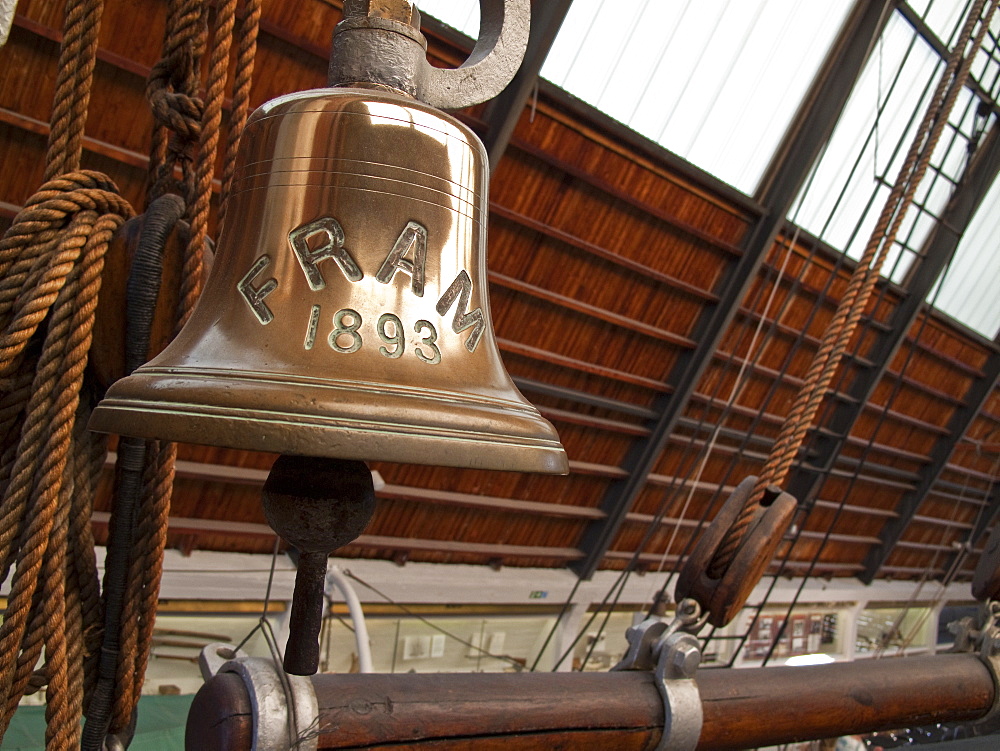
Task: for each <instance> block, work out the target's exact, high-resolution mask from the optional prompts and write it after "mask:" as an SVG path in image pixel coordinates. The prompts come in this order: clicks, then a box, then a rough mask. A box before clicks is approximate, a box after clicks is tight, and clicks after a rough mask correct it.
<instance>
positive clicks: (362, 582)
mask: <svg viewBox="0 0 1000 751" xmlns="http://www.w3.org/2000/svg"><path fill="white" fill-rule="evenodd" d="M344 576H346V577H348V578H349V579H353V580H354V581H356V582H357V583H358V584H360V585H361V586H362V587H365V588H366V589H369V590H371V591H372V592H374V593H375V594H377V595H378V596H379V597H381V598H382V599H383V600H385V601H386V602H387V603H389V604H390V605H392V606H393V607H394V608H398V609H399V610H401V611H403V612H404V613H406V614H407V615H408V616H410V617H411V618H415V619H416V620H418V621H420V622H421V623H423V624H424V625H425V626H429V627H430V628H432V629H434V630H435V631H437V632H438V633H441V634H444V635H445V636H447V637H448V638H449V639H452V640H453V641H456V642H458V643H459V644H462V645H464V646H466V647H468V648H469V649H474V650H475V651H476V652H478V653H479V654H480V656H482V657H489V658H491V659H494V660H500V661H501V662H507V663H510V664H511V665H513V666H514V667H515V668H516V669H517V670H518V671H521V670H523V669H524V663H522V662H521V661H520V660H518V659H517V658H515V657H511V656H510V655H498V654H494V653H492V652H490V651H489V650H488V649H483V648H482V647H481V646H479V645H477V644H475V643H473V642H471V641H467V640H465V639H463V638H462V637H460V636H457V635H456V634H454V633H452V632H451V631H448V630H447V629H445V628H442V627H441V626H439V625H437V624H436V623H434V622H433V621H431V620H429V619H427V618H424V617H423V616H422V615H420V613H417V612H415V611H413V610H411V609H410V608H408V607H407V606H406V605H403V604H402V603H400V602H396V601H395V600H394V599H392V598H391V597H390V596H389V595H387V594H386V593H385V592H383V591H382V590H380V589H378V588H377V587H375V586H374V585H372V584H369V583H368V582H366V581H365V580H364V579H362V578H361V577H359V576H356V575H355V574H354V573H352V572H351V571H348V570H347V569H345V570H344Z"/></svg>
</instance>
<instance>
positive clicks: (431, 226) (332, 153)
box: [91, 0, 567, 473]
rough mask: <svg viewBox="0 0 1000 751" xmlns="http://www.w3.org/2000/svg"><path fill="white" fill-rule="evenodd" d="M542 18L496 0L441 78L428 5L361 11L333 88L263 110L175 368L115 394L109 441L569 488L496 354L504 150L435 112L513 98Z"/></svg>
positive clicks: (151, 367)
mask: <svg viewBox="0 0 1000 751" xmlns="http://www.w3.org/2000/svg"><path fill="white" fill-rule="evenodd" d="M527 6H528V0H490V1H487V0H484V1H483V3H482V11H483V13H482V17H483V19H484V21H483V31H482V34H481V38H480V41H479V43H478V45H477V47H476V50H475V51H474V52H473V55H472V57H470V59H469V61H468V62H467V63H466V64H465V65H464V66H463V67H461V68H458V69H455V70H440V69H436V68H432V67H431V66H430V65H429V64H428V63H427V60H426V57H425V55H426V40H425V39H424V37H423V36H422V35H421V34H420V31H419V14H418V12H417V10H416V9H415V8H413V7H412V6H411V4H410V3H409V2H406V1H405V0H391V1H389V2H385V1H382V2H375V0H371V1H370V2H369V1H367V0H354V1H353V2H352V1H351V0H348V2H346V3H345V19H344V21H343V22H341V23H340V24H339V25H338V27H337V30H336V31H335V33H334V42H333V58H332V62H331V66H330V83H331V88H327V89H316V90H312V91H304V92H299V93H295V94H290V95H288V96H283V97H279V98H277V99H274V100H272V101H270V102H267V103H266V104H264V105H263V106H262V107H261V108H260V109H258V110H257V111H256V112H255V113H254V114H253V115H252V116H251V117H250V119H249V121H248V123H247V126H246V129H245V131H244V133H243V136H242V143H241V147H240V152H239V156H238V157H237V164H236V169H235V174H234V178H233V182H232V190H231V193H230V195H229V198H228V201H229V205H228V207H227V217H228V218H227V221H226V226H225V227H223V228H222V230H221V232H220V236H219V242H218V250H217V259H216V261H215V264H214V267H213V269H212V272H211V274H210V276H209V279H208V281H207V283H206V287H205V292H204V295H203V296H202V299H201V301H200V302H199V303H198V305H197V307H196V309H195V310H194V312H193V314H192V316H191V319H190V321H189V323H188V324H187V325H186V326H185V328H184V330H183V331H182V332H181V333H180V334H179V335H178V337H177V338H176V339H175V340H174V341H173V342H172V343H171V344H170V346H168V347H167V348H166V350H164V352H163V353H162V354H160V355H159V356H158V357H156V358H155V359H154V360H153V361H151V362H150V363H148V364H146V365H144V366H142V367H140V368H138V369H137V370H136V371H135V372H134V373H133V374H132V375H131V376H129V377H127V378H125V379H123V380H121V381H118V382H117V383H116V384H114V385H113V386H112V387H111V388H110V390H109V391H108V393H107V396H106V398H105V399H104V400H103V401H102V402H101V404H100V406H99V407H98V408H97V409H96V411H95V412H94V415H93V419H92V421H91V428H92V429H94V430H98V431H104V432H114V433H120V434H126V435H132V436H139V437H144V438H165V439H170V440H176V441H186V442H192V443H202V444H212V445H218V446H226V447H232V448H238V449H251V450H261V451H273V452H278V453H281V454H293V455H303V456H322V457H336V458H338V459H378V460H386V461H395V462H407V463H420V464H433V465H447V466H457V467H477V468H486V469H503V470H519V471H532V472H553V473H565V472H566V471H567V461H566V455H565V452H564V451H563V448H562V446H561V444H560V443H559V440H558V437H557V435H556V433H555V430H554V428H553V427H552V425H551V424H549V423H548V422H547V421H546V420H544V419H543V418H542V417H541V415H539V413H538V411H537V410H536V409H535V408H534V407H533V406H532V405H531V404H529V403H528V402H527V401H526V400H525V399H524V398H523V397H522V396H521V394H520V393H518V391H517V389H516V387H515V386H514V384H513V383H512V381H511V379H510V377H509V376H508V375H507V372H506V370H505V368H504V366H503V363H502V361H501V359H500V354H499V352H498V350H497V346H496V342H495V339H494V334H493V327H492V323H491V320H490V308H489V300H488V298H487V276H486V223H487V209H488V201H487V188H488V180H489V166H488V163H487V157H486V153H485V150H484V148H483V146H482V143H481V142H480V141H479V139H478V138H477V136H476V135H475V134H474V133H473V132H472V131H471V130H470V129H468V128H467V127H465V126H464V125H462V124H461V123H460V122H458V121H457V120H455V119H454V118H452V117H450V116H448V115H446V114H444V113H443V112H441V111H439V110H438V109H437V108H436V107H448V108H458V107H464V106H467V105H469V104H474V103H476V102H479V101H484V100H485V99H488V98H490V97H492V96H494V95H496V94H497V93H499V91H500V90H501V89H502V88H503V87H504V86H505V85H506V84H507V82H508V81H509V80H510V78H511V77H512V76H513V73H514V72H515V71H516V69H517V67H518V65H519V64H520V59H521V56H522V55H523V51H524V46H525V43H526V39H527V14H526V11H527ZM421 100H423V101H421ZM425 102H429V104H427V103H425ZM432 105H433V106H432Z"/></svg>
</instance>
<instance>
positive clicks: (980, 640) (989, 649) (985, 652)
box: [948, 600, 1000, 726]
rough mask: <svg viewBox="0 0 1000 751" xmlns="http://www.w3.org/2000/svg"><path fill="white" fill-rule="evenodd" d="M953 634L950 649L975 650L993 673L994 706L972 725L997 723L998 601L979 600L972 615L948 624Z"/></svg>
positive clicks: (999, 680) (999, 686) (999, 682)
mask: <svg viewBox="0 0 1000 751" xmlns="http://www.w3.org/2000/svg"><path fill="white" fill-rule="evenodd" d="M948 630H949V631H951V632H952V633H953V634H954V635H955V646H954V647H952V651H953V652H976V653H978V654H979V659H981V660H982V661H983V663H984V664H985V665H986V667H987V668H988V669H989V671H990V675H991V676H992V677H993V688H994V693H993V706H992V707H991V708H990V711H989V712H987V713H986V714H985V715H984V716H983V717H981V718H979V719H978V720H976V722H975V723H974V724H975V725H989V726H996V725H997V724H998V722H1000V602H998V601H996V600H986V601H985V602H981V603H980V606H979V612H978V613H977V614H976V615H975V616H970V617H968V618H962V619H961V620H959V621H955V622H953V623H949V624H948Z"/></svg>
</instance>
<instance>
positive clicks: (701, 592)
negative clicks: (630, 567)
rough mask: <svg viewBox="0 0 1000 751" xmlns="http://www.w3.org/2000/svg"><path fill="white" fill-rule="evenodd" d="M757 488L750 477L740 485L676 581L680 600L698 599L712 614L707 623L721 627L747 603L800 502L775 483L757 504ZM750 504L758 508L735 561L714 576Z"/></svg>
mask: <svg viewBox="0 0 1000 751" xmlns="http://www.w3.org/2000/svg"><path fill="white" fill-rule="evenodd" d="M756 484H757V478H756V477H754V476H752V475H751V476H750V477H747V478H746V479H745V480H743V482H741V483H740V484H739V485H737V486H736V489H735V490H733V493H732V495H730V496H729V499H728V500H727V501H726V503H725V505H724V506H723V507H722V510H721V511H720V512H719V514H718V516H716V517H715V520H714V521H713V522H712V524H711V525H710V526H709V528H708V529H707V530H705V532H704V534H703V535H702V537H701V539H700V540H699V541H698V545H697V546H696V547H695V549H694V552H693V553H692V554H691V557H690V558H688V560H687V563H686V564H685V565H684V568H683V569H682V570H681V574H680V576H679V577H678V579H677V589H676V592H675V597H676V598H677V601H678V602H680V601H681V600H682V599H684V598H686V597H690V598H692V599H694V600H696V601H697V602H698V604H699V605H701V607H702V610H704V611H707V612H708V614H709V616H708V622H709V623H711V624H712V625H713V626H716V627H722V626H725V625H726V624H727V623H729V622H730V621H731V620H732V619H733V618H734V617H735V616H736V614H737V613H738V612H739V611H740V609H741V608H742V607H743V605H744V604H745V603H746V601H747V598H748V597H749V596H750V592H751V591H752V590H753V588H754V587H755V586H756V585H757V582H759V581H760V578H761V576H763V574H764V571H765V569H766V568H767V566H768V564H769V563H770V562H771V559H772V558H773V557H774V552H775V550H776V549H777V547H778V544H779V543H780V542H781V539H782V538H783V537H784V535H785V532H786V531H787V530H788V526H789V525H790V524H791V522H792V516H793V515H794V514H795V508H796V505H797V504H796V501H795V498H794V497H792V496H791V495H789V494H788V493H785V492H784V491H782V490H781V489H780V488H778V487H776V486H773V485H771V486H768V488H767V490H766V491H765V492H764V495H763V496H762V497H761V498H760V499H759V500H756V501H754V500H753V499H752V498H751V495H752V493H753V489H754V486H755V485H756ZM748 503H752V504H753V513H752V516H751V518H750V523H749V524H748V525H747V527H746V532H745V533H744V534H743V537H742V539H741V540H740V541H739V544H738V547H737V548H736V549H735V552H734V553H733V555H732V560H731V562H730V563H729V564H728V565H727V566H726V567H725V568H724V569H723V570H722V572H721V573H720V574H718V575H716V576H715V577H713V576H712V575H710V573H709V572H710V571H711V570H712V569H713V568H714V567H713V566H712V561H713V560H714V559H715V558H716V555H717V554H718V552H719V550H720V546H721V545H722V544H723V543H724V541H725V540H726V538H727V536H728V535H727V533H728V532H729V530H730V529H731V528H732V527H733V525H734V523H735V522H736V521H737V520H738V518H739V517H740V515H741V512H742V511H743V509H744V507H746V506H747V504H748Z"/></svg>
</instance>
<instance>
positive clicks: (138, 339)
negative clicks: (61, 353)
mask: <svg viewBox="0 0 1000 751" xmlns="http://www.w3.org/2000/svg"><path fill="white" fill-rule="evenodd" d="M183 211H184V203H183V201H181V199H180V198H179V197H178V196H176V195H172V194H168V195H165V196H162V197H160V198H158V199H156V200H155V201H154V202H153V203H151V204H150V205H149V208H148V209H147V211H146V214H145V223H144V225H143V228H142V232H141V233H140V236H139V242H138V247H137V249H136V252H135V258H134V259H133V262H132V267H131V269H130V271H129V278H128V284H127V287H126V306H125V308H126V314H125V320H126V323H125V327H126V328H125V333H126V339H125V374H126V375H128V374H130V373H131V372H132V371H133V370H135V369H136V368H138V367H139V366H140V365H142V364H143V363H145V361H146V358H147V356H148V353H149V339H150V334H151V331H152V326H153V315H154V313H155V310H156V299H157V297H158V296H159V292H160V282H161V278H162V272H163V253H164V248H165V246H166V240H167V237H168V235H169V234H170V231H171V230H172V229H173V227H174V225H175V224H176V223H177V220H178V219H179V218H180V216H181V214H182V213H183ZM145 462H146V442H145V441H144V440H142V439H140V438H131V437H126V436H123V437H122V438H121V439H120V440H119V442H118V461H117V462H116V464H115V470H116V474H115V509H114V513H113V514H112V515H111V520H110V523H109V527H108V544H107V558H106V559H105V564H104V587H103V592H104V635H103V641H102V643H101V657H100V660H99V662H98V668H97V683H96V685H95V687H94V694H93V697H92V699H91V701H90V705H89V707H88V711H87V720H86V722H85V723H84V726H83V736H82V740H81V743H80V748H81V749H82V751H101V748H102V747H103V746H104V741H105V737H106V736H107V733H108V727H109V725H110V723H111V704H112V702H113V699H114V691H115V677H116V674H117V668H118V653H119V650H120V648H121V640H120V639H121V616H122V608H123V605H124V600H125V590H126V588H127V587H128V570H129V559H130V557H131V554H132V538H133V530H134V529H135V527H136V518H135V516H136V508H137V507H138V504H139V499H140V497H141V496H142V485H143V483H142V474H143V468H144V466H145Z"/></svg>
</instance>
